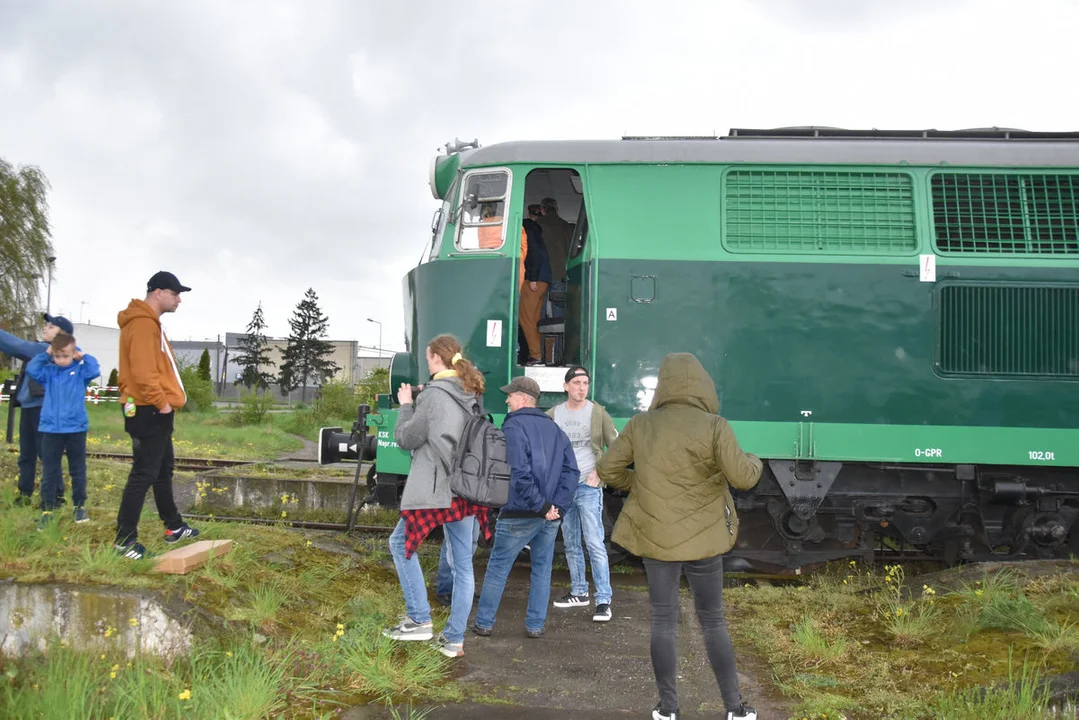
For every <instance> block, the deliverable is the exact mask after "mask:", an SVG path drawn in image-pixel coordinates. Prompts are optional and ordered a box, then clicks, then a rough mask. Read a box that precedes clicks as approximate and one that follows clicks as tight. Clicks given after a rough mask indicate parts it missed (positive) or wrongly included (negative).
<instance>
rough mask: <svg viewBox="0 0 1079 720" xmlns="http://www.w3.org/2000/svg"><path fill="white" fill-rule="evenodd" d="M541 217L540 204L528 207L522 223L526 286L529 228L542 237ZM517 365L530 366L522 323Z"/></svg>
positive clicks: (518, 329)
mask: <svg viewBox="0 0 1079 720" xmlns="http://www.w3.org/2000/svg"><path fill="white" fill-rule="evenodd" d="M541 217H543V212H542V211H541V210H540V206H539V204H533V205H529V206H528V217H527V218H526V219H525V220H524V222H523V223H522V225H523V227H522V228H521V229H522V231H523V232H524V234H525V239H524V240H522V241H521V258H522V264H521V283H520V284H521V285H524V264H523V258H524V256H525V255H526V254H527V249H528V233H529V228H530V227H531V228H532V230H531V232H532V233H533V234H536V233H538V234H540V235H541V236H542V234H543V229H542V228H541V227H540V226H539V219H540V218H541ZM530 223H531V225H530ZM518 289H519V288H518ZM517 364H518V365H527V364H528V337H527V336H526V335H525V329H524V327H523V326H522V325H521V323H520V322H518V323H517Z"/></svg>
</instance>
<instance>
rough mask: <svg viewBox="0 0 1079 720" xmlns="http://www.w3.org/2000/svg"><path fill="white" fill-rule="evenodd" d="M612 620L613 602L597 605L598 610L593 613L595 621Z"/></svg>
mask: <svg viewBox="0 0 1079 720" xmlns="http://www.w3.org/2000/svg"><path fill="white" fill-rule="evenodd" d="M610 620H611V604H610V603H600V604H599V605H596V612H594V613H593V614H592V621H593V622H610Z"/></svg>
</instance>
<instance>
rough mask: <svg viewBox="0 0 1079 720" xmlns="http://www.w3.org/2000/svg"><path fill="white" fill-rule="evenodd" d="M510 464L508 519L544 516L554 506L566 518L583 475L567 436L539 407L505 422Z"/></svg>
mask: <svg viewBox="0 0 1079 720" xmlns="http://www.w3.org/2000/svg"><path fill="white" fill-rule="evenodd" d="M502 432H504V433H505V434H506V449H507V453H508V455H509V461H510V498H509V502H507V503H506V504H505V505H504V506H503V507H502V514H504V515H508V516H511V517H512V516H525V517H532V516H535V517H541V516H543V515H546V514H547V511H548V510H550V509H551V506H552V505H553V506H555V507H556V508H558V511H559V512H560V513H561V514H562V516H563V517H564V516H565V514H566V508H568V507H569V504H570V503H571V502H572V501H573V495H574V493H576V492H577V482H578V478H579V476H580V472H579V471H578V470H577V457H576V456H575V455H574V454H573V446H572V445H571V444H570V441H569V438H568V437H566V433H564V432H562V428H560V427H558V425H556V424H555V421H554V420H552V419H551V418H549V417H547V414H546V413H544V412H543V411H542V410H540V409H538V408H528V407H526V408H521V409H520V410H517V411H515V412H511V413H510V414H508V415H506V420H505V422H503V423H502Z"/></svg>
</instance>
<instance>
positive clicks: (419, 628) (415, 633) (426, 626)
mask: <svg viewBox="0 0 1079 720" xmlns="http://www.w3.org/2000/svg"><path fill="white" fill-rule="evenodd" d="M382 634H383V635H384V636H385V637H388V638H390V639H391V640H430V639H431V638H433V637H434V636H435V632H434V626H433V625H431V621H430V620H428V621H427V622H425V623H416V622H412V620H411V619H410V618H407V617H406V618H404V619H402V620H401V622H399V623H398V624H397V625H394V626H393V627H392V628H386V629H385V630H383V631H382Z"/></svg>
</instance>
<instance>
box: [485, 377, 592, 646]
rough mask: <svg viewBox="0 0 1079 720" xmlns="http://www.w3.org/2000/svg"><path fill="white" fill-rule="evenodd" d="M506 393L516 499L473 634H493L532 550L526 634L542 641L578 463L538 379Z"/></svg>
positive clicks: (499, 533) (522, 380)
mask: <svg viewBox="0 0 1079 720" xmlns="http://www.w3.org/2000/svg"><path fill="white" fill-rule="evenodd" d="M502 392H504V393H506V405H508V406H509V409H510V412H509V414H508V415H506V421H505V422H504V423H503V424H502V432H504V433H505V434H506V450H507V455H508V456H509V461H510V496H509V501H508V502H507V503H506V504H505V506H503V508H502V511H501V512H500V513H499V515H498V524H497V525H496V527H495V539H494V545H493V546H492V547H491V557H490V559H489V560H488V561H487V572H486V574H485V575H484V578H483V591H482V592H481V593H480V603H479V608H478V609H477V611H476V624H475V625H474V626H473V628H472V631H473V632H474V633H475V634H477V635H480V636H487V635H490V634H491V629H492V628H493V627H494V624H495V614H496V613H497V612H498V605H499V603H500V602H501V601H502V592H503V591H504V590H505V589H506V578H508V577H509V574H510V570H511V569H513V561H514V560H515V559H516V558H517V555H519V554H520V552H521V550H523V549H524V547H525V545H529V546H530V555H531V560H532V579H531V582H530V585H529V588H528V611H527V613H526V615H525V634H526V635H527V636H528V637H530V638H538V637H540V636H542V635H543V624H544V622H545V621H546V620H547V602H548V600H549V599H550V597H551V564H552V562H553V561H554V542H555V538H556V537H557V536H558V524H559V520H560V519H561V518H562V516H563V515H564V514H565V512H566V508H567V507H569V504H570V503H571V502H573V495H574V493H575V492H576V491H577V480H578V476H579V473H578V471H577V458H576V456H575V455H574V453H573V446H572V445H570V442H569V438H568V437H566V433H564V432H562V429H561V428H560V427H558V425H556V424H555V422H554V420H552V419H551V418H549V417H547V414H546V413H544V412H543V411H542V410H539V409H537V408H536V402H537V401H538V400H539V396H540V388H539V384H537V383H536V381H535V380H533V379H532V378H529V377H516V378H514V379H513V382H511V383H510V384H509V385H505V386H503V387H502Z"/></svg>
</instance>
